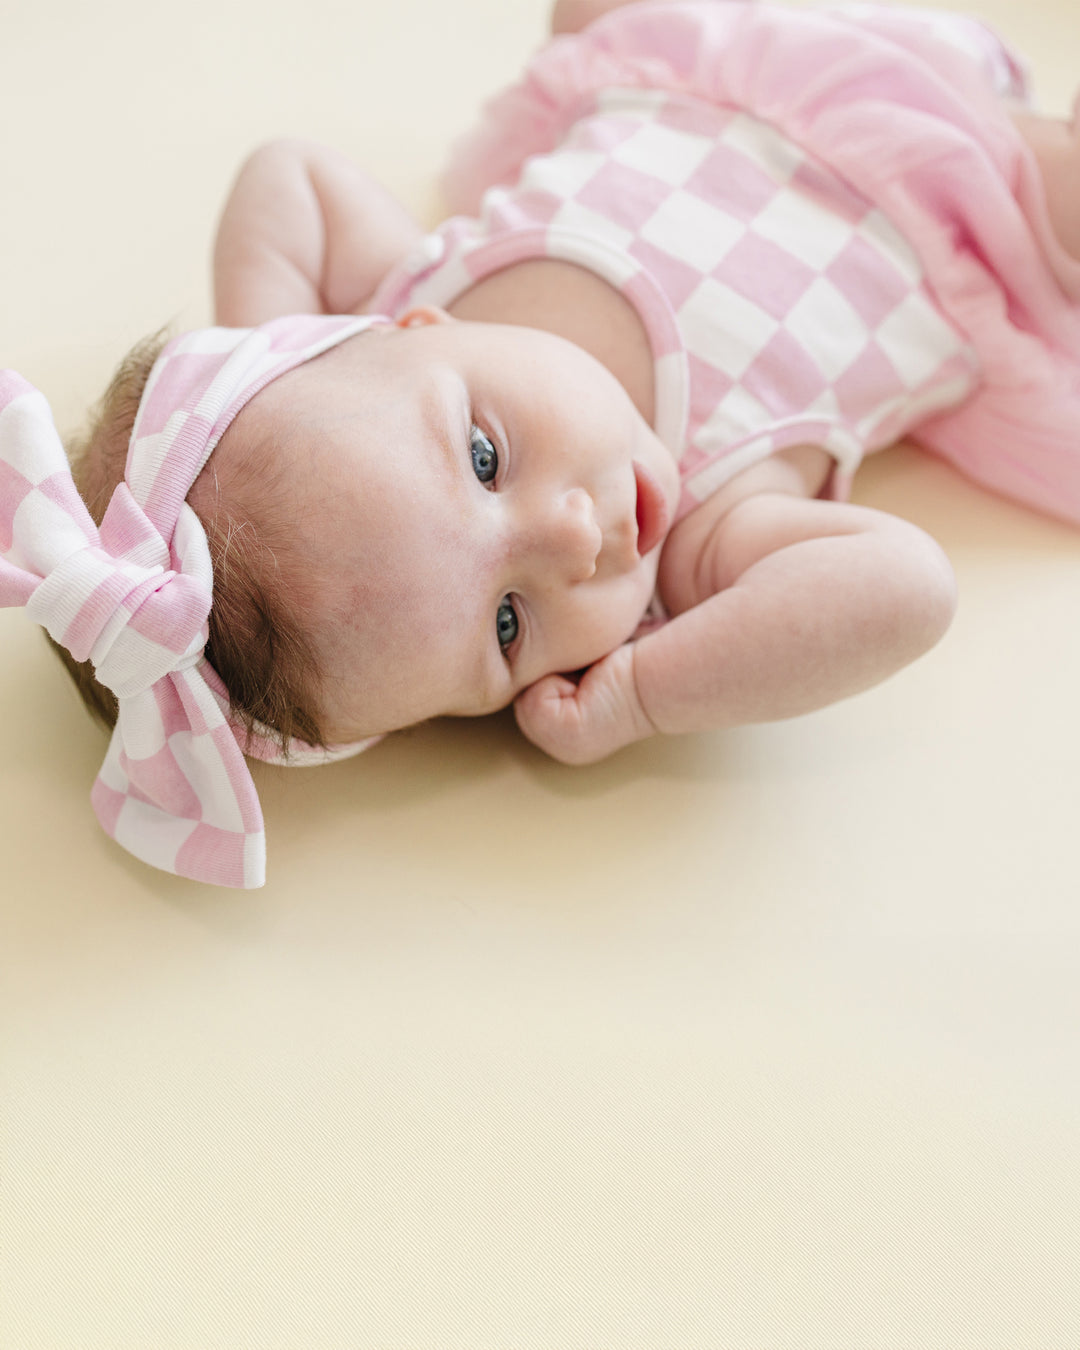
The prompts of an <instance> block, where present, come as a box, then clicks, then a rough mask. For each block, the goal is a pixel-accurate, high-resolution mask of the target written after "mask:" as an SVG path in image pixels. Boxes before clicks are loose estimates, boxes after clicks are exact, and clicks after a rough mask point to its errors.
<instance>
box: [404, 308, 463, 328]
mask: <svg viewBox="0 0 1080 1350" xmlns="http://www.w3.org/2000/svg"><path fill="white" fill-rule="evenodd" d="M431 323H457V320H456V319H455V318H454V317H453V315H450V314H447V312H446V310H445V309H439V308H438V306H437V305H417V306H416V308H415V309H410V310H406V312H405V313H404V314H403V315H402V316H401V318H400V319H398V321H397V326H398V327H399V328H426V327H427V326H428V324H431Z"/></svg>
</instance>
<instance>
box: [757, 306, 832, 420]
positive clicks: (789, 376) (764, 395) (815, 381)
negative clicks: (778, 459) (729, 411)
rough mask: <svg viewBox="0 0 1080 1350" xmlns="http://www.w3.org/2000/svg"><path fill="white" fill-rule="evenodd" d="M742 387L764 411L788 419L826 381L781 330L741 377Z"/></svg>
mask: <svg viewBox="0 0 1080 1350" xmlns="http://www.w3.org/2000/svg"><path fill="white" fill-rule="evenodd" d="M742 385H743V387H744V388H745V389H746V390H747V391H748V392H749V393H751V394H753V396H754V397H755V398H756V399H757V400H758V402H759V403H763V404H764V405H765V407H766V408H772V409H775V410H776V411H777V412H778V413H779V412H782V413H783V414H784V415H785V416H791V415H793V414H796V413H799V412H801V411H802V410H803V409H804V408H809V407H810V405H811V404H812V403H813V402H814V401H815V400H816V399H818V398H819V397H820V396H821V395H822V394H823V393H824V392H825V390H826V389H827V388H828V387H829V382H828V380H827V379H826V377H825V376H824V375H823V374H822V372H821V369H820V367H819V366H818V364H817V362H816V361H814V360H812V359H811V357H810V356H809V355H808V353H807V351H806V349H805V348H804V347H803V345H802V343H800V342H797V341H796V340H795V339H794V338H793V337H792V336H791V334H790V333H788V332H787V331H786V330H785V329H783V328H781V329H780V331H779V332H778V333H775V334H774V335H773V337H772V338H771V339H770V340H769V342H768V344H767V345H766V346H765V348H764V350H763V351H762V352H761V353H760V355H759V356H758V358H757V360H756V361H754V363H753V365H751V366H750V368H749V370H747V371H746V373H745V374H744V375H743V377H742Z"/></svg>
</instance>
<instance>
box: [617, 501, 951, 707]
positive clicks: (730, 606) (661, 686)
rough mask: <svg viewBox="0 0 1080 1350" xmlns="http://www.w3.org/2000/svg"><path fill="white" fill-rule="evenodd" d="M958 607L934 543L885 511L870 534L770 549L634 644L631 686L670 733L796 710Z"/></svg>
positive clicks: (831, 696) (875, 676) (931, 629)
mask: <svg viewBox="0 0 1080 1350" xmlns="http://www.w3.org/2000/svg"><path fill="white" fill-rule="evenodd" d="M954 606H955V589H954V582H953V577H952V571H951V568H950V567H949V564H948V562H947V560H946V559H945V557H944V555H943V554H942V553H941V551H940V549H938V548H937V545H936V544H934V543H933V541H932V540H930V539H929V538H928V537H927V536H926V535H924V534H922V532H921V531H919V530H916V529H915V528H914V527H913V526H909V525H907V524H906V522H903V521H893V520H892V519H891V518H888V517H882V518H881V521H880V523H879V524H876V525H875V528H873V529H869V530H867V531H865V532H859V533H851V534H840V535H835V536H830V537H822V538H813V539H806V540H803V541H801V542H797V543H793V544H791V545H789V546H788V547H786V548H782V549H779V550H777V551H776V552H773V553H769V554H767V555H766V556H765V557H763V558H761V559H760V560H759V561H757V562H755V563H754V564H753V566H751V567H750V568H748V569H747V571H745V572H744V573H743V574H742V575H741V576H740V577H739V578H738V579H737V580H736V582H735V583H734V584H733V585H731V586H729V587H727V588H726V589H724V590H721V591H719V592H718V593H717V594H715V595H712V596H710V597H709V598H708V599H706V600H704V601H702V603H700V604H698V605H696V606H694V607H693V608H692V609H689V610H687V611H686V612H685V613H683V614H680V615H679V616H678V617H677V618H675V619H674V620H672V621H671V622H670V623H669V624H667V625H666V626H665V627H664V628H662V629H660V630H659V631H657V632H656V633H653V634H650V635H648V636H646V637H644V638H642V639H641V640H640V641H639V642H637V643H636V644H635V647H634V658H635V659H634V674H635V685H636V689H637V693H638V696H639V698H640V700H641V704H642V708H643V710H644V712H645V713H646V715H647V717H648V719H649V721H650V722H651V723H652V724H653V725H654V726H655V727H656V728H657V729H658V730H660V731H663V732H686V731H698V730H710V729H716V728H720V727H725V726H734V725H739V724H742V723H747V722H763V721H773V720H777V719H781V718H786V717H794V716H797V715H799V714H801V713H806V712H810V711H812V710H814V709H816V708H821V707H824V706H825V705H827V704H829V703H833V702H835V701H836V700H838V699H842V698H846V697H848V696H849V695H851V694H855V693H858V692H859V691H861V690H863V689H867V688H869V687H870V686H871V685H874V684H876V683H878V682H879V681H880V680H883V679H884V678H885V677H886V676H888V675H890V674H892V673H893V672H894V671H896V670H898V669H899V668H900V667H901V666H904V665H906V664H907V663H908V662H910V661H913V660H914V659H915V658H916V657H917V656H920V655H921V654H922V653H923V652H925V651H927V650H928V649H929V648H930V647H931V646H933V644H934V643H935V642H936V641H937V640H938V639H939V638H940V637H941V636H942V635H943V633H944V632H945V629H946V628H947V627H948V624H949V621H950V619H951V617H952V614H953V610H954Z"/></svg>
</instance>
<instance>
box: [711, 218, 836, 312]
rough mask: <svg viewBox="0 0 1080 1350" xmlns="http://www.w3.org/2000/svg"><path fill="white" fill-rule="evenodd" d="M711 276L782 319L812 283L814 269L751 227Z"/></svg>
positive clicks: (814, 274)
mask: <svg viewBox="0 0 1080 1350" xmlns="http://www.w3.org/2000/svg"><path fill="white" fill-rule="evenodd" d="M713 276H714V277H715V278H716V280H717V281H722V282H723V283H724V285H725V286H730V287H731V289H732V290H733V291H737V292H738V293H739V295H745V296H746V297H747V299H748V300H753V301H754V303H755V304H756V305H758V306H759V307H760V308H761V309H763V310H764V311H765V312H766V314H771V315H772V317H773V318H774V319H783V318H784V316H785V315H786V314H787V313H788V312H789V311H790V309H791V307H792V306H793V305H794V304H795V303H796V302H797V301H798V300H800V299H801V298H802V297H803V295H804V294H805V293H806V291H807V290H808V288H809V287H810V286H811V285H812V284H813V282H814V280H815V278H816V277H817V272H816V271H815V270H814V268H812V267H810V266H808V265H807V264H806V263H804V262H803V261H802V260H801V259H799V258H796V257H793V256H792V255H791V254H790V253H788V252H787V250H786V249H782V248H781V247H780V246H779V245H778V244H774V243H772V241H771V240H769V239H763V238H762V237H761V236H760V235H758V234H755V233H754V231H753V229H752V228H751V229H750V230H748V231H747V233H746V234H745V235H744V236H743V238H742V239H741V240H740V241H739V242H738V243H737V244H736V245H735V247H734V248H733V249H732V250H731V252H730V253H729V254H728V255H727V257H726V258H725V259H724V260H723V262H721V263H720V265H719V266H718V267H717V268H716V269H715V270H714V271H713Z"/></svg>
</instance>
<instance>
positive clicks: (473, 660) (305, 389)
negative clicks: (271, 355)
mask: <svg viewBox="0 0 1080 1350" xmlns="http://www.w3.org/2000/svg"><path fill="white" fill-rule="evenodd" d="M241 419H243V420H244V423H245V428H246V431H247V434H248V435H249V437H250V436H252V435H254V436H255V438H256V441H257V442H261V443H263V444H265V445H267V446H270V447H273V448H272V449H271V450H270V454H271V455H273V456H274V458H275V459H276V461H277V462H276V465H275V467H276V468H278V469H280V470H281V471H282V473H283V474H284V475H285V477H284V481H285V483H286V484H287V485H288V488H289V491H290V500H291V501H292V502H293V504H294V508H295V521H296V529H297V530H298V531H300V532H302V537H303V538H304V539H305V541H306V546H307V549H308V553H307V554H306V561H305V567H307V566H308V564H309V565H310V575H311V576H313V577H314V579H315V580H316V581H317V583H318V585H317V591H316V593H317V595H318V596H319V597H320V598H319V599H318V600H317V601H316V604H315V607H314V612H313V613H311V614H309V615H308V616H306V619H307V626H308V629H309V631H310V632H312V634H313V637H314V641H315V646H316V650H317V652H318V654H319V656H320V658H321V660H322V663H323V667H324V669H325V671H326V674H327V679H326V682H325V687H324V691H323V694H324V696H323V698H322V700H321V706H322V709H323V712H324V723H325V726H326V730H327V734H328V736H329V738H330V739H331V740H334V741H347V740H353V739H357V738H359V737H361V736H366V735H372V734H375V733H378V732H384V731H391V730H395V729H397V728H399V727H403V726H409V725H412V724H414V723H416V722H419V721H423V720H424V719H426V718H428V717H432V716H438V715H441V714H456V715H466V716H469V715H476V714H480V713H486V712H492V711H494V710H495V709H497V708H501V707H505V706H506V704H508V703H509V702H510V701H511V700H512V699H513V698H514V697H515V696H516V695H517V694H518V693H519V692H520V691H521V690H522V689H524V688H525V687H526V686H527V685H530V684H532V683H533V682H535V681H536V680H538V679H540V678H541V677H542V676H544V675H547V674H551V673H553V672H555V671H562V672H568V671H574V670H578V669H581V668H582V667H584V666H587V665H589V664H591V663H592V662H593V661H596V660H598V659H599V658H600V657H601V656H604V655H606V654H607V653H608V652H610V651H612V650H614V648H615V647H617V646H619V645H620V644H621V643H622V642H624V641H625V640H626V639H627V638H629V637H630V635H631V634H632V633H633V631H634V629H635V627H636V626H637V624H638V622H639V620H640V619H641V616H642V614H643V613H644V610H645V608H646V606H647V604H648V602H649V599H650V596H651V595H652V592H653V588H654V585H655V581H656V571H657V565H658V562H659V554H660V545H661V543H662V541H663V538H664V535H665V534H666V532H667V529H668V527H669V524H670V521H671V517H672V512H673V510H674V507H675V504H676V500H677V496H678V473H677V469H676V467H675V463H674V461H673V459H672V457H671V455H670V453H669V452H668V451H667V450H666V448H665V447H664V446H663V444H662V443H661V442H660V441H659V440H658V438H657V437H656V435H655V433H654V432H653V431H652V429H651V428H650V427H649V426H648V424H647V423H646V422H645V421H644V419H643V418H642V417H641V416H640V415H639V414H638V412H637V410H636V409H635V407H634V406H633V404H632V403H631V401H630V399H629V397H628V396H627V394H626V392H625V390H624V389H623V387H622V386H621V385H620V384H619V383H618V381H616V380H615V378H614V377H613V376H612V375H610V374H609V372H608V371H607V370H606V369H605V368H604V367H603V366H601V365H600V364H599V363H598V362H596V361H594V360H593V358H592V357H590V356H588V355H587V354H586V353H585V352H583V351H582V350H581V349H580V348H578V347H576V346H575V345H573V344H571V343H569V342H565V341H563V340H562V339H561V338H556V337H553V336H551V335H549V334H546V333H542V332H538V331H536V330H534V329H528V328H519V327H509V326H505V325H494V324H479V323H471V322H468V323H467V322H460V323H459V322H456V321H453V320H450V319H448V318H447V316H445V315H443V314H442V313H441V311H433V310H421V311H414V313H413V314H412V316H406V318H405V319H403V320H402V321H401V325H399V326H395V327H390V326H387V327H384V328H377V329H374V330H372V331H371V332H369V333H365V334H363V335H361V336H359V337H355V338H352V339H350V340H349V341H347V342H345V343H343V344H342V346H341V347H339V348H336V349H333V350H332V351H330V352H329V353H327V354H326V355H324V356H323V357H320V358H319V359H317V360H315V361H312V362H309V363H308V364H307V365H305V366H301V367H299V368H298V369H296V370H295V371H291V372H289V373H288V374H287V375H284V376H282V377H281V378H279V379H278V380H276V381H274V382H273V383H272V384H271V385H269V386H268V387H267V388H266V389H265V390H263V392H262V393H260V394H258V395H257V396H256V397H255V399H253V400H252V402H251V403H250V404H249V405H248V407H247V408H246V409H245V410H244V411H243V412H242V413H241V414H240V418H238V419H237V421H238V422H239V421H240V420H241ZM284 446H287V447H288V457H287V458H285V456H284V453H283V451H282V450H281V449H280V447H284ZM224 447H225V442H223V448H224Z"/></svg>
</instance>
